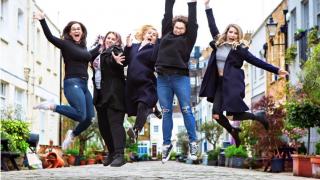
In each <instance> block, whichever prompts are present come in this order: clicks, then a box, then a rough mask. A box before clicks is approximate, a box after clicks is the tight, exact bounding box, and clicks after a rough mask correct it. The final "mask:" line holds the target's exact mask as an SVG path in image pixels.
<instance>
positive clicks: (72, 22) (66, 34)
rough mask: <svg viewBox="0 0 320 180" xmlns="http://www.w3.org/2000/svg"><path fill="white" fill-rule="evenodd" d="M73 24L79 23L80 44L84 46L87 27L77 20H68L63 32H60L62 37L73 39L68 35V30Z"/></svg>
mask: <svg viewBox="0 0 320 180" xmlns="http://www.w3.org/2000/svg"><path fill="white" fill-rule="evenodd" d="M74 24H79V25H80V27H81V30H82V36H81V39H80V45H81V46H86V45H87V40H86V39H87V28H86V27H85V26H84V25H83V24H82V23H81V22H78V21H70V22H69V23H68V24H67V26H66V27H64V29H63V32H62V36H63V38H64V39H67V40H71V41H73V39H72V37H71V36H70V35H69V33H70V31H71V26H72V25H74Z"/></svg>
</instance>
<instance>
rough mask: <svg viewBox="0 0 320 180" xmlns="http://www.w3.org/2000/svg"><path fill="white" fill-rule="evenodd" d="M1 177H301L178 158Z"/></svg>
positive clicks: (228, 179) (238, 179)
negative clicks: (120, 165) (118, 166)
mask: <svg viewBox="0 0 320 180" xmlns="http://www.w3.org/2000/svg"><path fill="white" fill-rule="evenodd" d="M1 179H2V180H13V179H32V180H33V179H46V180H48V179H59V180H60V179H65V180H66V179H67V180H71V179H217V180H224V179H226V180H263V179H266V180H301V179H310V178H303V177H295V176H293V175H292V173H265V172H259V171H255V170H248V169H236V168H227V167H218V166H204V165H190V164H185V163H178V162H172V161H170V162H167V163H166V164H161V162H160V161H144V162H138V163H127V164H125V165H124V166H122V167H120V168H115V167H104V166H102V165H101V164H96V165H87V166H73V167H65V168H58V169H41V170H23V171H10V172H1Z"/></svg>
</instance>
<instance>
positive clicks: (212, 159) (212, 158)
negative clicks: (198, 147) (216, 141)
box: [207, 147, 221, 166]
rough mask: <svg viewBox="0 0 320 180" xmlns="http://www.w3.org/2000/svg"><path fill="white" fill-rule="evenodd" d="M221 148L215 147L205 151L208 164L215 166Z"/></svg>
mask: <svg viewBox="0 0 320 180" xmlns="http://www.w3.org/2000/svg"><path fill="white" fill-rule="evenodd" d="M220 150H221V148H219V147H218V148H216V149H213V150H210V151H208V152H207V154H208V165H209V166H217V165H218V156H219V153H220Z"/></svg>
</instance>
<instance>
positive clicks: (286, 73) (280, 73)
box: [278, 69, 289, 77]
mask: <svg viewBox="0 0 320 180" xmlns="http://www.w3.org/2000/svg"><path fill="white" fill-rule="evenodd" d="M278 75H279V76H282V77H285V76H286V75H289V73H288V71H285V70H283V69H279V71H278Z"/></svg>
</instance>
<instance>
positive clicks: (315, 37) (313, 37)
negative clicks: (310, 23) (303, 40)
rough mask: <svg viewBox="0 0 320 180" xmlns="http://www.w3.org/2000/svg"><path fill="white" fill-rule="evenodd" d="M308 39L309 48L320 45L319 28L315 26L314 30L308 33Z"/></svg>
mask: <svg viewBox="0 0 320 180" xmlns="http://www.w3.org/2000/svg"><path fill="white" fill-rule="evenodd" d="M307 39H308V47H313V46H315V45H317V44H319V42H320V39H319V26H314V27H313V28H311V30H310V31H309V33H308V36H307Z"/></svg>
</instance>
